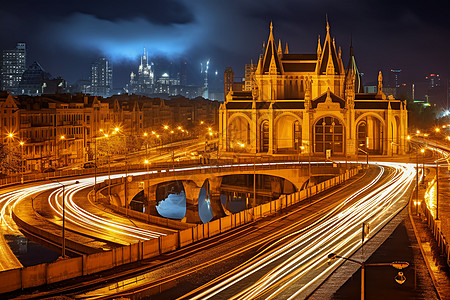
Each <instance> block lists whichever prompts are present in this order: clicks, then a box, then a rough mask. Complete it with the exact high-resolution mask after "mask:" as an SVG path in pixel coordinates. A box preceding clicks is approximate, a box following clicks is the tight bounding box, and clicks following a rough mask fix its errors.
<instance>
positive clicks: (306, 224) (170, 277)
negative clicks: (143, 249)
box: [70, 163, 415, 299]
mask: <svg viewBox="0 0 450 300" xmlns="http://www.w3.org/2000/svg"><path fill="white" fill-rule="evenodd" d="M414 177H415V170H414V167H413V166H411V165H408V164H398V163H396V164H390V163H383V164H382V165H381V164H380V165H379V166H377V167H372V168H371V169H370V170H369V171H368V173H367V174H366V176H364V177H363V178H362V179H360V180H354V181H351V182H349V183H347V184H345V185H344V186H343V187H340V188H337V189H335V190H334V191H333V193H332V194H331V195H326V196H325V195H322V196H321V197H315V198H314V199H311V202H308V203H303V204H301V205H297V206H294V207H292V208H291V209H290V210H289V211H287V212H286V213H283V214H282V215H277V216H274V217H270V218H267V219H265V220H263V221H258V222H256V223H255V224H252V225H250V226H244V227H243V228H240V229H239V230H235V231H232V232H230V233H227V234H224V235H221V236H220V237H218V238H214V239H212V240H208V241H205V242H202V243H199V244H196V245H193V246H190V247H187V248H185V249H180V250H179V251H176V252H175V253H173V254H171V255H170V257H166V260H164V258H161V259H158V261H157V263H156V262H155V263H149V265H148V266H146V267H145V268H143V269H140V272H139V274H138V275H135V276H132V277H128V278H126V279H124V280H122V281H114V283H111V284H107V285H104V286H97V287H96V288H94V289H92V290H91V291H86V289H85V290H84V291H83V292H81V293H73V294H70V296H72V297H80V298H84V297H89V298H91V297H94V298H97V297H98V298H104V297H106V298H108V297H117V296H124V297H126V296H130V295H131V294H134V295H135V294H136V293H143V294H145V293H148V291H149V290H152V289H159V288H161V285H169V286H170V285H176V288H169V289H168V290H167V291H165V292H163V293H162V294H160V295H159V297H158V298H161V299H164V298H165V299H172V298H177V297H180V299H209V298H212V299H258V298H264V299H266V298H268V299H274V298H283V299H289V298H291V299H294V298H305V297H306V296H307V295H308V294H310V293H311V292H312V291H313V290H314V289H315V288H316V287H317V286H318V285H319V284H320V283H321V282H322V281H323V280H324V279H325V278H326V277H327V276H328V274H330V273H331V272H332V271H333V270H335V269H336V268H337V267H338V265H339V264H340V262H339V261H335V262H333V263H331V264H330V263H329V262H328V259H327V254H328V253H330V252H335V253H339V254H340V255H342V256H348V255H350V254H351V253H353V252H354V251H355V250H356V249H357V248H358V247H360V245H361V224H362V223H363V222H365V223H366V224H369V226H370V228H371V231H370V234H369V236H370V235H372V234H375V233H376V232H377V231H378V230H379V229H380V228H381V227H383V225H385V224H386V223H387V222H388V221H389V220H390V219H391V218H392V217H393V216H394V215H395V214H397V213H398V212H399V211H400V210H401V209H402V208H403V207H404V206H405V205H406V204H407V202H408V200H409V194H408V193H409V192H410V187H411V183H412V182H413V179H414ZM147 268H149V269H151V270H150V271H148V270H147ZM137 271H139V269H136V272H137ZM193 281H194V282H195V285H194V284H193V283H192V282H193ZM171 282H173V283H171Z"/></svg>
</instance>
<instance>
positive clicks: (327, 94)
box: [311, 90, 345, 109]
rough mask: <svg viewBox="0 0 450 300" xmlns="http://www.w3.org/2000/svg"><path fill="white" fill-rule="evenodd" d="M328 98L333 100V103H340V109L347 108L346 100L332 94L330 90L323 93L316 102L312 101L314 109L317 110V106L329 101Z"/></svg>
mask: <svg viewBox="0 0 450 300" xmlns="http://www.w3.org/2000/svg"><path fill="white" fill-rule="evenodd" d="M327 97H330V98H331V102H333V103H339V106H340V108H341V109H342V108H345V100H344V99H342V98H341V97H339V96H337V95H335V94H333V93H332V92H330V91H329V90H328V91H327V92H325V93H323V94H322V95H320V96H319V97H317V98H316V99H314V100H311V107H312V108H317V105H318V104H319V103H325V101H326V100H327Z"/></svg>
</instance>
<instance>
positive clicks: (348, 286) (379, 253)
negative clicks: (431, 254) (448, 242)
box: [309, 209, 438, 299]
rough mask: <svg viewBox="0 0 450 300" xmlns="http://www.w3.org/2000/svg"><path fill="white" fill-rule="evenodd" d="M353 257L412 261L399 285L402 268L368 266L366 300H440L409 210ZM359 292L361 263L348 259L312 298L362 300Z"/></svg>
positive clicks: (374, 260) (365, 259) (404, 271)
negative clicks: (397, 279)
mask: <svg viewBox="0 0 450 300" xmlns="http://www.w3.org/2000/svg"><path fill="white" fill-rule="evenodd" d="M351 258H352V259H355V260H358V261H366V262H367V263H390V262H394V261H407V262H408V263H409V264H410V265H409V267H408V268H406V269H404V270H402V272H403V273H404V275H405V277H406V281H405V283H404V284H402V285H399V284H397V283H396V282H395V279H394V277H395V276H396V275H397V274H398V272H399V270H396V269H394V268H392V267H390V266H384V267H367V268H366V272H365V290H366V291H365V298H366V299H438V295H437V293H436V290H435V289H434V286H433V281H432V278H431V277H430V275H429V274H428V271H427V266H426V263H425V261H424V259H423V257H422V255H421V253H420V250H419V245H418V243H417V241H416V239H415V236H414V231H413V228H412V224H411V222H410V220H409V216H408V210H407V209H404V210H403V211H402V212H401V213H400V214H398V215H397V216H396V217H395V218H394V219H393V220H392V221H391V222H389V223H388V224H387V225H386V227H385V228H383V230H382V231H381V232H379V233H378V234H377V235H375V236H374V237H372V239H371V240H369V241H368V242H367V243H366V244H365V245H364V248H363V249H359V250H358V251H357V252H356V253H355V254H354V255H353V256H352V257H351ZM360 291H361V271H360V266H359V265H358V264H355V263H352V262H345V263H343V264H342V266H341V267H340V268H339V269H338V270H337V271H336V272H334V273H333V274H332V275H331V276H330V277H329V278H327V280H326V281H325V282H324V283H323V284H322V286H320V287H319V288H318V289H317V290H316V291H315V292H314V293H313V294H312V295H311V296H310V297H309V299H359V298H360Z"/></svg>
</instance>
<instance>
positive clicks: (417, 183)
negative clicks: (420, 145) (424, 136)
mask: <svg viewBox="0 0 450 300" xmlns="http://www.w3.org/2000/svg"><path fill="white" fill-rule="evenodd" d="M415 204H416V215H417V213H418V210H419V151H417V152H416V203H415Z"/></svg>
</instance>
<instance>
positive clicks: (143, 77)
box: [127, 48, 155, 95]
mask: <svg viewBox="0 0 450 300" xmlns="http://www.w3.org/2000/svg"><path fill="white" fill-rule="evenodd" d="M154 77H155V75H154V72H153V68H152V63H149V59H148V52H146V51H145V48H144V54H143V55H142V56H141V64H140V65H139V68H138V72H137V73H134V72H131V74H130V83H129V84H128V88H127V89H128V93H133V94H139V95H148V94H153V92H154V83H155V78H154Z"/></svg>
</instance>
